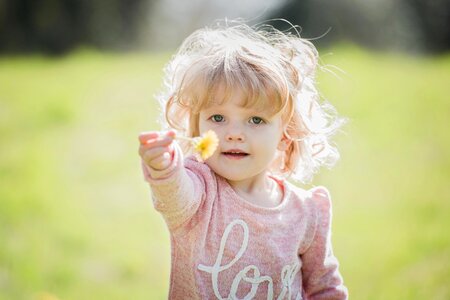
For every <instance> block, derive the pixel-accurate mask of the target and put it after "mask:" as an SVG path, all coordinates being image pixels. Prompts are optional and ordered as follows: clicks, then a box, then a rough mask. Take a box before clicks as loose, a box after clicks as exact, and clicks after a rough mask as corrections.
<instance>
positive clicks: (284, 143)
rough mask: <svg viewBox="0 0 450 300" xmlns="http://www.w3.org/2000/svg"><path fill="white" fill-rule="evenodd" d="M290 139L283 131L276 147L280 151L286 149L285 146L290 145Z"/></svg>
mask: <svg viewBox="0 0 450 300" xmlns="http://www.w3.org/2000/svg"><path fill="white" fill-rule="evenodd" d="M291 143H292V140H291V139H289V138H288V137H287V136H286V135H285V134H284V133H283V136H282V137H281V140H280V142H279V143H278V147H277V149H278V150H280V151H286V150H287V148H288V147H289V146H290V145H291Z"/></svg>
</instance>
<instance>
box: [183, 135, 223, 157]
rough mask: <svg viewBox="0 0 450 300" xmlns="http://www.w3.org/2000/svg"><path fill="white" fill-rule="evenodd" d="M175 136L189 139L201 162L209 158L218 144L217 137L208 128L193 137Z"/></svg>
mask: <svg viewBox="0 0 450 300" xmlns="http://www.w3.org/2000/svg"><path fill="white" fill-rule="evenodd" d="M176 138H177V139H181V140H186V141H189V142H190V143H191V145H192V147H193V148H194V152H195V156H196V157H197V159H198V160H199V161H201V162H203V161H205V160H207V159H208V158H210V157H211V155H213V154H214V151H216V149H217V146H218V145H219V138H218V137H217V135H216V133H215V132H214V131H212V130H208V131H207V132H205V133H204V134H203V135H202V136H198V137H195V138H188V137H184V136H177V137H176Z"/></svg>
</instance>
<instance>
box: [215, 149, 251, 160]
mask: <svg viewBox="0 0 450 300" xmlns="http://www.w3.org/2000/svg"><path fill="white" fill-rule="evenodd" d="M222 154H223V155H225V157H227V158H230V159H242V158H245V157H247V156H249V155H250V154H249V153H247V152H245V151H242V150H239V149H231V150H227V151H224V152H222Z"/></svg>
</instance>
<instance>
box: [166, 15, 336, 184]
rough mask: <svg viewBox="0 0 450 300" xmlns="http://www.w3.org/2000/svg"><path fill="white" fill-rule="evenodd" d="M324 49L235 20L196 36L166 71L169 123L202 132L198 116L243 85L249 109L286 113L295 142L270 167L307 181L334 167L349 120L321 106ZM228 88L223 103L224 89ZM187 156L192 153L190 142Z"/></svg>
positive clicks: (186, 131)
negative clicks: (334, 139) (339, 134)
mask: <svg viewBox="0 0 450 300" xmlns="http://www.w3.org/2000/svg"><path fill="white" fill-rule="evenodd" d="M318 57H319V56H318V51H317V50H316V48H315V47H314V45H313V44H312V43H311V42H310V41H308V40H306V39H303V38H301V37H300V35H299V34H298V33H297V34H292V33H290V32H281V31H279V30H277V29H275V28H274V27H272V26H271V25H267V24H263V25H260V26H248V25H246V24H243V23H240V22H238V23H233V24H231V25H230V22H229V21H228V22H226V24H217V25H216V26H215V27H207V28H203V29H199V30H197V31H195V32H194V33H192V34H191V35H190V36H188V37H187V38H186V39H185V40H184V42H183V43H182V44H181V46H180V48H179V49H178V51H177V53H176V54H175V55H174V56H173V57H172V59H171V60H170V61H169V63H168V64H167V65H166V67H165V69H164V74H165V76H164V84H165V89H164V91H163V92H162V93H161V94H160V95H159V96H158V100H159V103H160V105H161V109H162V111H163V117H164V118H163V120H162V123H163V126H164V127H166V128H172V129H175V130H176V131H177V132H178V133H180V134H182V135H185V136H190V137H193V136H197V135H199V128H198V114H199V111H200V110H201V109H203V108H206V107H208V105H211V104H212V103H215V104H217V103H219V104H220V103H223V101H227V100H228V99H230V97H231V96H232V95H233V91H235V90H236V88H239V89H240V90H241V91H244V92H245V94H246V99H244V101H243V103H242V105H243V106H244V107H255V108H259V109H270V111H271V112H272V113H273V114H276V113H281V116H282V120H283V122H284V125H285V131H284V135H285V137H287V138H288V139H289V140H290V141H291V143H290V144H289V147H288V148H287V149H286V150H285V151H279V153H277V157H276V158H275V159H274V162H273V163H272V164H271V166H270V171H271V172H272V173H273V174H276V175H281V176H284V177H290V178H292V179H294V180H297V181H300V182H303V183H307V182H309V181H311V179H312V177H313V175H314V174H315V173H316V172H317V171H318V169H319V168H320V167H321V166H327V167H331V166H333V165H334V164H335V162H336V161H337V160H338V159H339V152H338V150H337V149H336V147H334V146H333V145H332V144H331V143H330V137H331V136H332V135H333V134H334V133H336V131H337V130H338V129H339V127H340V126H341V125H342V124H343V123H344V122H345V119H344V118H341V117H338V116H337V113H336V110H335V109H334V107H333V106H332V105H330V104H329V103H327V102H325V101H320V100H321V99H320V96H319V93H318V91H317V89H316V84H315V73H316V69H317V67H318ZM219 86H220V87H222V88H223V87H224V89H225V93H224V97H223V99H217V97H216V96H217V95H216V91H217V89H218V88H219ZM182 146H183V150H184V151H185V153H189V152H191V149H189V146H188V145H187V144H184V145H182Z"/></svg>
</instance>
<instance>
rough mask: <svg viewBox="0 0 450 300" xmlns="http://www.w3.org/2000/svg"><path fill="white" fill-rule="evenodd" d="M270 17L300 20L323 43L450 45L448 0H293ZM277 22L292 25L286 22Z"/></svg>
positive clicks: (431, 48)
mask: <svg viewBox="0 0 450 300" xmlns="http://www.w3.org/2000/svg"><path fill="white" fill-rule="evenodd" d="M269 18H284V19H287V20H288V21H290V22H291V23H293V24H296V25H300V26H301V29H302V30H301V35H302V36H303V37H305V38H318V39H317V40H315V44H317V45H319V46H326V45H328V44H330V43H332V42H334V41H336V40H340V39H349V40H352V41H355V42H357V43H360V44H362V45H365V46H369V47H374V48H380V49H401V50H407V51H412V52H443V51H448V50H450V1H448V0H433V1H423V0H290V1H287V2H286V3H285V4H284V5H283V6H281V7H280V8H279V9H278V10H276V11H274V12H272V13H271V14H270V16H269ZM274 26H275V27H277V28H279V29H281V30H286V29H288V28H289V24H287V23H285V22H276V23H275V24H274Z"/></svg>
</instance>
